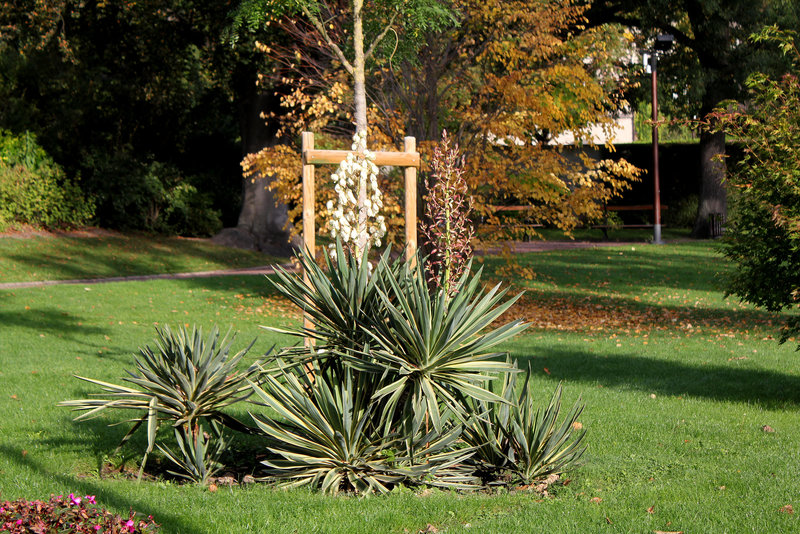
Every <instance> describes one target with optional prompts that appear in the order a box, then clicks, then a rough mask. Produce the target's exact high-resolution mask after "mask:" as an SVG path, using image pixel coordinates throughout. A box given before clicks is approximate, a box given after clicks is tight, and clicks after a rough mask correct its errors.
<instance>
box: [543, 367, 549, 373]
mask: <svg viewBox="0 0 800 534" xmlns="http://www.w3.org/2000/svg"><path fill="white" fill-rule="evenodd" d="M544 372H545V374H548V375H549V374H550V369H548V368H547V367H545V368H544Z"/></svg>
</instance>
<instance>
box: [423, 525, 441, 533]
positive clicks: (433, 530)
mask: <svg viewBox="0 0 800 534" xmlns="http://www.w3.org/2000/svg"><path fill="white" fill-rule="evenodd" d="M437 532H439V529H438V528H436V527H435V526H433V525H431V524H430V523H428V526H427V527H425V528H424V529H423V530H420V531H419V534H429V533H430V534H436V533H437Z"/></svg>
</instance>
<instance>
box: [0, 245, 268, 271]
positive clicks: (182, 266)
mask: <svg viewBox="0 0 800 534" xmlns="http://www.w3.org/2000/svg"><path fill="white" fill-rule="evenodd" d="M0 254H2V256H3V259H4V262H2V263H0V266H2V265H3V263H5V264H7V269H9V272H7V273H5V274H6V276H5V278H6V280H4V281H9V282H12V281H27V280H32V279H34V278H32V277H31V276H30V273H36V272H42V273H47V274H43V275H42V276H37V277H35V279H38V280H42V279H49V278H53V279H59V280H69V279H83V278H103V277H113V276H131V275H142V274H157V273H175V272H183V271H187V270H189V271H191V270H206V271H208V270H215V269H218V268H221V267H220V266H226V267H224V268H232V269H235V268H240V267H249V266H254V265H269V264H272V263H279V262H281V261H283V259H282V258H277V257H275V256H267V255H261V254H258V253H255V252H251V251H233V250H232V249H229V248H226V247H220V246H216V245H213V244H211V243H208V242H205V241H195V240H188V239H177V238H168V237H148V236H137V235H130V236H121V237H117V236H111V237H94V238H80V237H58V238H50V237H48V238H34V239H31V240H24V241H23V242H21V243H16V242H8V243H5V246H4V247H3V248H2V249H0ZM17 279H19V280H17Z"/></svg>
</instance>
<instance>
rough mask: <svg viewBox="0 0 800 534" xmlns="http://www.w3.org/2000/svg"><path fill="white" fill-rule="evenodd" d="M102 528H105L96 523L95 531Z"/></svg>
mask: <svg viewBox="0 0 800 534" xmlns="http://www.w3.org/2000/svg"><path fill="white" fill-rule="evenodd" d="M101 528H103V527H101V526H100V525H95V526H94V529H95V531H97V530H100V529H101Z"/></svg>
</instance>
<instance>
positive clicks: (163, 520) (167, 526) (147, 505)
mask: <svg viewBox="0 0 800 534" xmlns="http://www.w3.org/2000/svg"><path fill="white" fill-rule="evenodd" d="M0 455H3V456H5V457H6V458H8V460H9V461H10V462H11V463H14V464H16V465H18V466H20V467H22V468H26V469H28V470H30V471H33V472H35V473H39V474H40V475H41V476H42V477H43V478H46V479H48V480H51V481H54V482H55V483H57V484H59V485H61V486H63V487H65V488H71V489H72V490H74V491H75V493H77V494H78V495H96V496H97V501H98V504H99V505H100V506H103V507H109V506H112V507H114V508H115V509H117V510H120V511H122V512H121V513H120V515H124V513H125V512H124V510H127V509H129V508H133V509H134V510H135V511H137V512H139V513H140V514H143V516H144V517H147V516H148V515H152V516H153V518H154V519H155V521H156V522H157V523H159V524H160V525H162V528H163V530H164V531H165V532H192V533H197V534H204V533H205V532H209V531H206V530H203V529H198V527H197V525H195V524H191V525H189V524H187V523H186V522H185V521H184V520H183V519H182V518H181V517H180V516H179V515H178V514H176V513H174V508H172V507H169V506H168V505H166V504H161V505H159V504H157V502H158V501H157V500H156V499H148V498H146V497H136V496H130V497H128V496H124V495H122V494H121V492H119V491H115V490H114V488H111V487H109V486H108V485H105V484H98V483H96V482H95V481H93V480H92V479H90V478H74V477H71V476H67V475H63V474H60V473H58V472H54V471H51V470H49V469H47V468H46V467H45V466H44V465H42V463H41V462H37V461H35V460H34V459H32V458H31V455H26V454H23V451H22V449H20V448H16V447H13V446H9V445H5V444H0ZM27 498H28V499H45V500H46V499H47V498H48V496H47V495H28V496H27Z"/></svg>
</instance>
